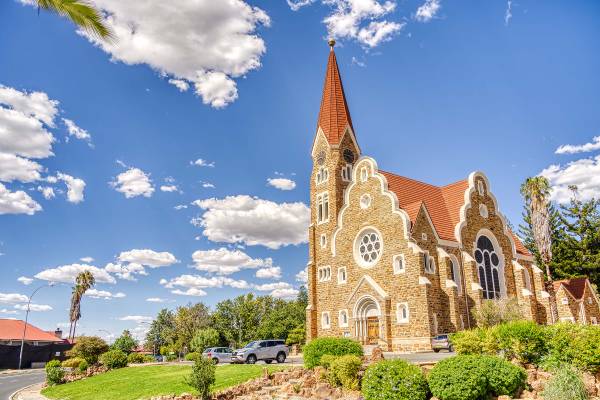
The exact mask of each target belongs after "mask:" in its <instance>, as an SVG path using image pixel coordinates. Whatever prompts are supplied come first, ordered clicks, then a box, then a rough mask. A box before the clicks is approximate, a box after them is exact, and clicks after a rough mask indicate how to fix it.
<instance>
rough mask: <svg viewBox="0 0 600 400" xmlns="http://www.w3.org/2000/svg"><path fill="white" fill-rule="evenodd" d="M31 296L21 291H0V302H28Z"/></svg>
mask: <svg viewBox="0 0 600 400" xmlns="http://www.w3.org/2000/svg"><path fill="white" fill-rule="evenodd" d="M28 300H29V297H27V296H25V295H24V294H19V293H0V304H13V303H27V301H28Z"/></svg>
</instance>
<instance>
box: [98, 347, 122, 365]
mask: <svg viewBox="0 0 600 400" xmlns="http://www.w3.org/2000/svg"><path fill="white" fill-rule="evenodd" d="M100 364H102V365H104V366H105V367H106V368H108V369H117V368H124V367H126V366H127V354H125V353H123V352H122V351H121V350H109V351H107V352H106V353H104V354H102V355H101V356H100Z"/></svg>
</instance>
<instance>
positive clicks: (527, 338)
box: [494, 321, 546, 363]
mask: <svg viewBox="0 0 600 400" xmlns="http://www.w3.org/2000/svg"><path fill="white" fill-rule="evenodd" d="M494 331H495V332H494V333H495V335H496V337H497V341H498V347H499V350H500V354H502V355H503V356H504V358H505V359H507V360H512V359H516V360H517V361H519V362H521V363H537V362H538V361H539V360H540V358H541V357H542V356H543V355H544V354H545V352H546V343H545V339H546V335H545V332H544V329H543V327H541V326H540V325H538V324H536V323H535V322H533V321H514V322H508V323H505V324H502V325H498V326H497V327H496V328H495V329H494Z"/></svg>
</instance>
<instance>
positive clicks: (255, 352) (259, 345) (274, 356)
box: [231, 340, 290, 364]
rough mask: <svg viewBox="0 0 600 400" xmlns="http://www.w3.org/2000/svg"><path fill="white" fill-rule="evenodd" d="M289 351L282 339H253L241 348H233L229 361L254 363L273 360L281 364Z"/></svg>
mask: <svg viewBox="0 0 600 400" xmlns="http://www.w3.org/2000/svg"><path fill="white" fill-rule="evenodd" d="M289 352H290V350H289V348H288V347H287V346H286V345H285V341H283V340H255V341H254V342H250V343H248V344H247V345H246V346H245V347H243V348H241V349H238V350H234V352H233V354H232V356H231V362H233V363H247V364H254V363H256V362H257V361H260V360H262V361H264V362H266V363H267V364H271V363H272V362H273V360H275V361H277V362H278V363H280V364H281V363H284V362H285V359H286V358H287V356H288V354H289Z"/></svg>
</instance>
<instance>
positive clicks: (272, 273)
mask: <svg viewBox="0 0 600 400" xmlns="http://www.w3.org/2000/svg"><path fill="white" fill-rule="evenodd" d="M256 277H257V278H262V279H279V278H281V268H280V267H268V268H261V269H259V270H258V271H256Z"/></svg>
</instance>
